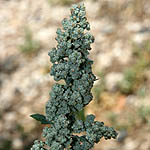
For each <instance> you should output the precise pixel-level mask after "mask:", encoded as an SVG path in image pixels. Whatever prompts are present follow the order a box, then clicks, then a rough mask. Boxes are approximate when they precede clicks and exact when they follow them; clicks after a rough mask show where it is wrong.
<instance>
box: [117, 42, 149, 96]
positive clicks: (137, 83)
mask: <svg viewBox="0 0 150 150" xmlns="http://www.w3.org/2000/svg"><path fill="white" fill-rule="evenodd" d="M133 56H134V57H135V63H134V64H133V65H130V67H128V68H127V69H126V70H125V71H124V79H123V80H122V81H121V82H120V83H119V87H120V90H121V92H122V93H124V94H132V93H135V92H136V91H137V92H142V91H140V90H141V89H142V87H145V86H143V85H144V84H145V80H146V76H145V72H146V70H147V69H150V42H149V40H146V41H144V42H143V43H142V44H140V45H138V44H133Z"/></svg>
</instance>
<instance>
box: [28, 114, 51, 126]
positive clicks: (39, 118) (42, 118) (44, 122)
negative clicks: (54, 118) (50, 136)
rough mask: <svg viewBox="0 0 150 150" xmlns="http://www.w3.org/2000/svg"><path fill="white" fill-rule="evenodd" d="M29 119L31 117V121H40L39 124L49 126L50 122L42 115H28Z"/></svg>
mask: <svg viewBox="0 0 150 150" xmlns="http://www.w3.org/2000/svg"><path fill="white" fill-rule="evenodd" d="M30 117H32V118H33V119H35V120H37V121H40V122H41V124H50V123H51V122H50V121H47V120H46V117H45V116H44V115H42V114H32V115H30Z"/></svg>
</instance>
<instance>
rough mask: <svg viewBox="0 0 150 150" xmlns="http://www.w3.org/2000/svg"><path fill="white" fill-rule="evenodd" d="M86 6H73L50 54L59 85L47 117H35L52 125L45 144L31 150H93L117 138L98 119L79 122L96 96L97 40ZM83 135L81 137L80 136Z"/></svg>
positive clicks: (82, 119) (52, 92)
mask: <svg viewBox="0 0 150 150" xmlns="http://www.w3.org/2000/svg"><path fill="white" fill-rule="evenodd" d="M85 15H86V12H85V7H84V5H83V4H79V5H73V6H72V8H71V15H70V18H69V19H66V18H65V19H64V20H63V21H62V25H63V30H62V29H57V32H56V33H57V37H56V40H57V42H58V45H57V47H56V48H53V49H52V50H51V51H50V52H49V56H50V60H51V62H52V64H53V65H52V68H51V71H50V74H51V75H52V76H54V80H55V81H61V80H63V81H64V82H65V84H58V83H56V84H54V86H53V87H52V90H51V93H50V100H49V101H48V102H47V103H46V108H45V109H46V115H45V116H46V117H45V116H43V115H42V116H41V115H39V114H38V115H37V114H36V115H32V117H33V116H34V117H33V118H35V119H36V120H39V121H43V119H44V121H45V119H46V121H49V122H50V127H45V128H44V129H43V137H44V138H45V141H44V142H42V141H37V140H36V141H35V143H34V145H33V146H32V148H31V150H48V149H51V150H64V149H69V150H90V149H91V148H93V147H94V143H98V142H99V141H100V139H101V138H102V137H104V138H105V139H106V140H107V139H111V138H116V137H117V133H116V131H115V130H114V129H113V128H111V127H107V126H104V123H103V122H98V121H94V119H95V116H94V115H88V116H86V117H85V118H81V119H79V118H80V117H81V116H79V115H78V114H79V113H80V112H82V110H83V108H84V107H85V106H86V105H88V104H89V103H90V102H91V100H92V98H93V96H92V94H91V89H92V87H93V83H94V81H96V77H95V76H94V74H93V73H92V67H91V66H92V64H93V61H92V60H90V59H89V58H88V55H89V50H91V47H90V44H91V43H93V42H94V37H93V36H92V35H91V34H90V33H89V32H85V31H87V30H90V25H89V23H88V22H87V18H86V16H85ZM78 133H81V134H82V135H80V136H78V135H76V134H78Z"/></svg>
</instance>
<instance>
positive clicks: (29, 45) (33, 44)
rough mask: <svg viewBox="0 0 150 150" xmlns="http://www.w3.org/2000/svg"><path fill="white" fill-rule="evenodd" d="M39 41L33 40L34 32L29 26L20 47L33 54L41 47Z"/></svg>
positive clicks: (24, 51)
mask: <svg viewBox="0 0 150 150" xmlns="http://www.w3.org/2000/svg"><path fill="white" fill-rule="evenodd" d="M40 47H41V46H40V43H39V41H35V40H33V36H32V32H31V30H30V29H29V28H25V36H24V43H23V44H22V45H20V46H19V49H20V50H21V51H22V52H23V53H25V54H27V55H31V54H33V53H35V52H37V51H38V50H39V49H40Z"/></svg>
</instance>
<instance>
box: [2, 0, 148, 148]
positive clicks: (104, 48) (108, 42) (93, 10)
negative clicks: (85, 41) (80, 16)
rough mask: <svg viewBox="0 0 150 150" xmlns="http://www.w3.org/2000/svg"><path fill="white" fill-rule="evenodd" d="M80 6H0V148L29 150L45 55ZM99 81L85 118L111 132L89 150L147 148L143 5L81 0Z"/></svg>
mask: <svg viewBox="0 0 150 150" xmlns="http://www.w3.org/2000/svg"><path fill="white" fill-rule="evenodd" d="M78 2H80V0H0V150H29V149H30V147H31V145H32V143H33V141H34V140H35V139H37V138H39V139H40V137H41V133H42V128H43V126H42V125H41V124H40V123H39V122H36V121H35V120H33V119H32V118H30V115H31V114H33V113H43V114H44V107H45V103H46V101H48V99H49V92H50V90H51V87H52V85H53V84H54V80H53V77H51V76H50V75H49V71H50V68H51V63H50V62H49V56H48V51H49V50H50V49H51V48H52V47H54V46H56V41H55V37H56V33H55V32H56V29H57V28H58V27H61V20H62V19H63V18H64V17H69V14H70V10H69V8H70V6H71V5H72V4H73V3H78ZM83 2H84V4H85V6H86V11H87V18H88V21H89V22H90V25H91V31H90V32H91V33H92V34H93V35H94V36H95V43H94V44H93V45H92V51H91V53H90V56H89V57H90V58H91V59H92V60H94V65H93V72H94V74H95V75H96V76H97V78H99V80H97V81H96V82H95V84H94V87H93V89H92V92H93V96H94V99H93V101H92V102H91V103H90V104H89V105H88V106H87V107H86V109H85V115H86V114H90V113H93V114H95V115H96V120H99V121H104V122H105V124H106V125H109V126H113V127H114V128H115V129H116V130H117V131H118V132H119V136H118V139H117V140H109V141H105V140H101V142H100V143H99V144H96V145H95V148H94V150H150V0H85V1H83Z"/></svg>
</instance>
